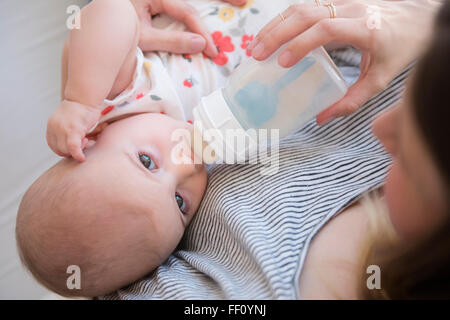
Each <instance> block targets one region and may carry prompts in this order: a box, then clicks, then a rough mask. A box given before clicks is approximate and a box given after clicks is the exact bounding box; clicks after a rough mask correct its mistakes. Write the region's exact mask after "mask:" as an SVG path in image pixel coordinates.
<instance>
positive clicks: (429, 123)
mask: <svg viewBox="0 0 450 320" xmlns="http://www.w3.org/2000/svg"><path fill="white" fill-rule="evenodd" d="M449 76H450V1H445V3H444V4H443V5H442V7H441V9H440V11H439V13H438V15H437V17H436V21H435V28H434V36H433V38H432V41H431V43H430V46H429V47H428V50H427V51H426V53H425V54H424V56H423V57H422V59H420V61H419V62H418V65H417V67H416V70H415V75H414V78H413V79H412V80H413V82H412V87H411V89H412V90H411V98H412V99H411V101H412V113H413V116H414V118H415V120H416V123H417V125H418V127H419V130H420V131H421V134H422V136H423V137H424V139H425V142H426V143H427V146H428V150H429V151H430V152H431V155H432V159H433V160H434V163H435V164H436V166H437V168H438V169H439V172H440V173H441V174H442V178H443V179H442V180H443V181H444V183H445V187H446V190H445V191H446V192H445V193H444V194H446V195H448V194H449V192H448V190H449V186H450V156H449V152H448V148H447V146H448V137H449V136H450V132H449V128H450V126H449V125H448V123H447V122H448V119H449V115H450V112H449V107H450V103H449V101H450V90H449V87H448V86H447V83H448V77H449ZM448 199H449V198H448V197H447V199H446V202H447V207H446V208H447V209H446V210H447V220H446V222H445V223H443V224H442V225H441V226H440V227H439V228H438V230H437V231H435V232H434V233H433V234H432V235H430V236H429V237H427V238H426V239H425V240H423V241H421V242H420V243H415V244H411V245H409V246H407V247H404V248H402V249H401V250H397V251H394V252H395V253H394V254H391V255H390V257H389V258H388V259H384V261H381V270H382V272H381V286H382V289H381V290H367V288H365V289H364V291H363V295H364V297H365V298H372V299H373V298H375V299H385V298H388V299H443V298H447V299H448V298H450V219H449V218H448V217H449V216H450V203H449V200H448ZM366 276H367V275H366ZM364 284H365V282H364Z"/></svg>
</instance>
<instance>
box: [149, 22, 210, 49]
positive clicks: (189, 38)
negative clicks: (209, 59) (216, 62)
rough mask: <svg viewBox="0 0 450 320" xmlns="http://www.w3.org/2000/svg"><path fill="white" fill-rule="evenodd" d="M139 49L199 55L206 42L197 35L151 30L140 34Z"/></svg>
mask: <svg viewBox="0 0 450 320" xmlns="http://www.w3.org/2000/svg"><path fill="white" fill-rule="evenodd" d="M141 37H142V43H143V44H141V49H142V50H144V51H166V52H172V53H179V54H182V53H191V54H192V53H199V52H202V51H204V50H205V49H206V40H205V39H204V38H203V37H202V36H201V35H199V34H196V33H192V32H184V31H175V30H164V29H156V28H152V29H151V32H148V33H146V34H142V36H141Z"/></svg>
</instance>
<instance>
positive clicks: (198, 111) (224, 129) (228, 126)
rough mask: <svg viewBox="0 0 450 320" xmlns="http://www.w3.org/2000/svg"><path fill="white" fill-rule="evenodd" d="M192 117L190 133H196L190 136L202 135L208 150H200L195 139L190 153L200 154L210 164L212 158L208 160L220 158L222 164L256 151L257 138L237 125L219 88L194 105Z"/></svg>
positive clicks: (239, 159) (240, 159) (240, 158)
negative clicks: (192, 126)
mask: <svg viewBox="0 0 450 320" xmlns="http://www.w3.org/2000/svg"><path fill="white" fill-rule="evenodd" d="M193 116H194V132H197V133H196V134H194V139H198V138H199V137H203V141H204V142H206V144H207V145H208V146H209V149H208V148H207V149H205V148H202V150H200V148H199V147H198V146H199V145H200V144H198V141H197V147H195V145H196V141H194V148H193V149H194V152H195V153H196V155H197V156H202V158H203V161H204V162H206V163H211V161H212V160H213V159H214V161H212V162H216V161H218V160H220V161H221V162H224V163H236V162H239V161H243V160H244V159H245V157H246V155H247V154H251V153H252V152H254V151H256V149H257V146H258V140H257V139H255V136H252V135H250V134H248V132H247V131H246V130H245V129H244V128H243V127H242V126H241V125H240V123H239V122H238V120H237V119H236V117H235V116H234V114H233V113H232V111H231V110H230V108H229V107H228V104H227V103H226V101H225V99H224V97H223V93H222V89H219V90H216V91H214V92H212V93H211V94H210V95H208V96H206V97H203V98H202V99H201V101H200V104H199V105H198V106H197V107H195V108H194V110H193ZM204 145H205V144H203V146H204ZM211 151H214V152H211ZM200 153H202V154H200ZM208 158H209V159H208Z"/></svg>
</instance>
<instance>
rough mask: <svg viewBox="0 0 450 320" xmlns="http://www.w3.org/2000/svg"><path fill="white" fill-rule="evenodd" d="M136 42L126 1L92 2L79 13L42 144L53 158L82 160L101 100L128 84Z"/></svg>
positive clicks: (136, 29) (131, 10) (135, 21)
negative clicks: (56, 103)
mask: <svg viewBox="0 0 450 320" xmlns="http://www.w3.org/2000/svg"><path fill="white" fill-rule="evenodd" d="M138 41H139V23H138V18H137V15H136V12H135V9H134V7H133V5H132V4H131V3H130V2H129V1H123V0H95V1H93V2H92V3H90V4H89V5H87V6H86V7H84V8H83V10H82V11H81V28H80V29H74V30H72V31H71V33H70V35H69V38H68V41H67V43H66V47H65V50H64V54H63V59H62V62H63V66H62V68H63V70H62V74H63V79H62V86H63V88H62V95H63V97H62V99H63V101H62V102H61V105H60V106H59V107H58V108H57V109H56V110H55V112H54V113H53V114H52V116H51V117H50V119H49V121H48V125H47V142H48V144H49V146H50V148H51V149H52V150H53V151H55V152H56V153H57V154H59V155H61V156H70V155H71V156H73V157H74V158H75V159H77V160H79V161H83V160H84V154H83V151H82V150H83V148H84V147H85V146H86V144H87V138H86V134H87V132H88V131H89V130H90V129H91V128H92V127H93V126H94V125H95V124H96V123H97V121H98V120H99V118H100V113H101V110H100V109H99V108H100V106H101V105H102V103H103V100H104V99H105V98H110V99H112V98H114V97H115V96H116V95H117V94H119V93H120V92H121V91H123V90H125V89H126V88H127V87H128V85H129V84H130V83H131V81H132V79H133V74H134V69H135V63H136V47H137V44H138ZM65 77H67V78H66V79H65Z"/></svg>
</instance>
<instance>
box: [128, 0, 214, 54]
mask: <svg viewBox="0 0 450 320" xmlns="http://www.w3.org/2000/svg"><path fill="white" fill-rule="evenodd" d="M131 3H132V4H133V5H134V8H135V9H136V13H137V15H138V17H139V20H140V22H141V24H140V38H139V47H140V48H141V49H142V50H143V51H167V52H173V53H199V52H202V51H203V52H204V53H205V54H206V55H208V56H209V57H215V56H216V55H217V54H218V52H217V49H216V46H215V45H214V41H213V39H212V37H211V35H210V34H209V32H208V29H207V28H206V26H205V24H204V23H203V22H202V20H201V19H200V16H199V15H198V13H197V10H196V9H195V8H194V7H192V6H191V5H189V4H187V3H186V2H185V1H183V0H131ZM161 13H164V14H167V15H169V16H170V17H172V18H173V19H175V20H177V21H180V22H183V23H184V24H185V25H186V27H187V28H188V29H189V30H190V31H192V32H183V31H175V30H163V29H158V28H154V27H153V26H152V16H154V15H157V14H161Z"/></svg>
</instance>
